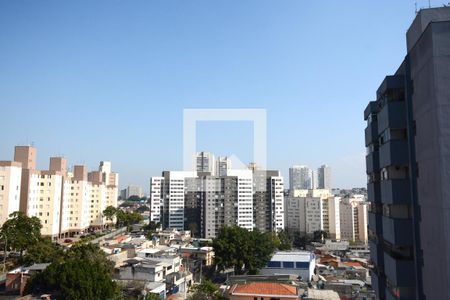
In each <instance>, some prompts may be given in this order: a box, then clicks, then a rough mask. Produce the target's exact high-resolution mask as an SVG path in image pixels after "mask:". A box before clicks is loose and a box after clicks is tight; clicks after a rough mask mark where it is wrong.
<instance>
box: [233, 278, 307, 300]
mask: <svg viewBox="0 0 450 300" xmlns="http://www.w3.org/2000/svg"><path fill="white" fill-rule="evenodd" d="M228 295H229V298H230V300H254V299H277V300H293V299H295V300H300V299H301V298H300V297H299V295H298V289H297V287H296V286H293V285H289V284H284V283H274V282H250V283H243V284H234V285H233V286H232V287H231V288H230V290H229V292H228Z"/></svg>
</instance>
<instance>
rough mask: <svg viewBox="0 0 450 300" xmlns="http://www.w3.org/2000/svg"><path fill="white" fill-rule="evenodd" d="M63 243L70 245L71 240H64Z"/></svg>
mask: <svg viewBox="0 0 450 300" xmlns="http://www.w3.org/2000/svg"><path fill="white" fill-rule="evenodd" d="M64 243H72V240H71V239H65V240H64Z"/></svg>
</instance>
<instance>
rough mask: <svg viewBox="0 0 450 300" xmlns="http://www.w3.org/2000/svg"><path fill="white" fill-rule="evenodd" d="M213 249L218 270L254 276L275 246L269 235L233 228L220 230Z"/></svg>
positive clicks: (264, 263)
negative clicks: (231, 270) (228, 270)
mask: <svg viewBox="0 0 450 300" xmlns="http://www.w3.org/2000/svg"><path fill="white" fill-rule="evenodd" d="M213 248H214V253H215V256H214V260H215V262H216V266H217V267H218V269H219V270H225V269H226V268H234V272H235V274H243V273H244V272H245V271H248V273H250V274H255V273H256V272H257V271H258V269H260V268H262V267H264V266H265V265H266V264H267V262H268V261H269V260H270V258H271V256H272V253H273V251H274V250H275V244H274V240H273V238H272V236H271V234H270V233H261V232H260V231H259V230H257V229H255V230H253V231H248V230H246V229H244V228H241V227H238V226H233V227H222V228H221V229H220V231H219V234H218V236H217V238H215V239H214V240H213Z"/></svg>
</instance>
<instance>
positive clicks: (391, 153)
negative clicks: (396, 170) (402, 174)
mask: <svg viewBox="0 0 450 300" xmlns="http://www.w3.org/2000/svg"><path fill="white" fill-rule="evenodd" d="M408 163H409V153H408V143H407V141H406V140H390V141H388V142H386V143H385V144H383V145H381V146H380V168H384V167H387V166H401V165H407V164H408Z"/></svg>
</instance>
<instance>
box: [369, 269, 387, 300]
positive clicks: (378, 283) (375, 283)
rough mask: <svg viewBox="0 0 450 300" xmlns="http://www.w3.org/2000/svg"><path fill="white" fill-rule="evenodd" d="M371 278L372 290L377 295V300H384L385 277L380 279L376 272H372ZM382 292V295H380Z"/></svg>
mask: <svg viewBox="0 0 450 300" xmlns="http://www.w3.org/2000/svg"><path fill="white" fill-rule="evenodd" d="M370 276H371V280H372V289H373V290H374V291H375V293H376V294H377V299H383V296H384V293H385V284H384V277H381V278H379V277H378V275H377V274H375V273H374V272H370ZM380 292H381V293H382V295H380Z"/></svg>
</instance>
